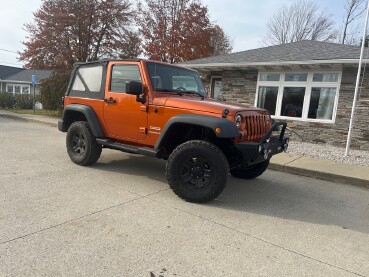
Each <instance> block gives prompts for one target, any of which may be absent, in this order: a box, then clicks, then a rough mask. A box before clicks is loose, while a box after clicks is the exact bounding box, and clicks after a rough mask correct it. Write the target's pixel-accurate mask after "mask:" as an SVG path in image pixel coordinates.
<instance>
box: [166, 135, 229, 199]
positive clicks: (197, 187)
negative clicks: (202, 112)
mask: <svg viewBox="0 0 369 277" xmlns="http://www.w3.org/2000/svg"><path fill="white" fill-rule="evenodd" d="M228 175H229V165H228V161H227V159H226V157H225V155H224V154H223V152H222V151H221V150H220V149H219V148H218V147H217V146H215V145H214V144H212V143H210V142H207V141H202V140H192V141H188V142H185V143H183V144H181V145H179V146H178V147H177V148H176V149H174V151H173V152H172V154H171V155H170V156H169V159H168V162H167V165H166V176H167V180H168V183H169V186H170V188H171V189H172V190H173V192H174V193H175V194H176V195H177V196H179V197H180V198H182V199H184V200H186V201H188V202H193V203H205V202H209V201H211V200H213V199H215V198H216V197H218V196H219V194H221V192H222V191H223V190H224V188H225V186H226V183H227V178H228Z"/></svg>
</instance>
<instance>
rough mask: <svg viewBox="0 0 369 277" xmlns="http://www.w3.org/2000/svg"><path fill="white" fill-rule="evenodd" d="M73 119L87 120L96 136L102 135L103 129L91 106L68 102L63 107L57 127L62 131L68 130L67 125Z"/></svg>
mask: <svg viewBox="0 0 369 277" xmlns="http://www.w3.org/2000/svg"><path fill="white" fill-rule="evenodd" d="M75 121H87V122H88V125H89V127H90V129H91V131H92V134H93V135H94V136H95V137H96V138H102V137H104V131H103V129H102V127H101V124H100V121H99V119H98V118H97V115H96V113H95V111H94V110H93V108H92V107H90V106H87V105H81V104H70V105H68V106H66V107H65V108H64V111H63V116H62V120H60V121H59V122H58V128H59V130H60V131H62V132H66V131H68V128H69V126H70V125H71V124H72V123H73V122H75Z"/></svg>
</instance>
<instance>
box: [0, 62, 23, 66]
mask: <svg viewBox="0 0 369 277" xmlns="http://www.w3.org/2000/svg"><path fill="white" fill-rule="evenodd" d="M0 64H2V65H17V66H20V67H23V64H22V63H8V62H2V61H0Z"/></svg>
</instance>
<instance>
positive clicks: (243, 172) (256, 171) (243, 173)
mask: <svg viewBox="0 0 369 277" xmlns="http://www.w3.org/2000/svg"><path fill="white" fill-rule="evenodd" d="M268 165H269V160H265V161H263V162H261V163H258V164H254V165H252V166H249V167H247V168H240V167H236V168H232V169H231V170H230V171H231V174H232V176H234V177H236V178H241V179H254V178H256V177H259V176H260V175H261V174H263V173H264V171H265V170H266V169H267V168H268Z"/></svg>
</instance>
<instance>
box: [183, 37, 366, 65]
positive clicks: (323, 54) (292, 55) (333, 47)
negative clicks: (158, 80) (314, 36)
mask: <svg viewBox="0 0 369 277" xmlns="http://www.w3.org/2000/svg"><path fill="white" fill-rule="evenodd" d="M359 57H360V47H358V46H352V45H344V44H338V43H329V42H321V41H312V40H303V41H299V42H293V43H287V44H281V45H275V46H269V47H263V48H258V49H252V50H247V51H242V52H236V53H231V54H228V55H223V56H213V57H208V58H202V59H197V60H192V61H187V62H183V63H182V64H188V65H196V64H213V63H214V64H215V63H217V64H219V63H233V64H237V63H252V62H278V61H279V62H281V61H307V60H336V59H359Z"/></svg>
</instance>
